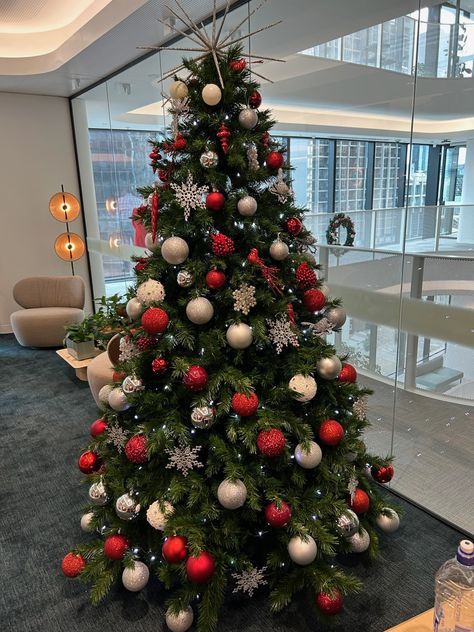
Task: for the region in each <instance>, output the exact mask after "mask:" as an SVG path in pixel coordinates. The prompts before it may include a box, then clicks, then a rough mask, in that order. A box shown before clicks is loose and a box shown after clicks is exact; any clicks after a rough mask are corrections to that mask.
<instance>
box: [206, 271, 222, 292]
mask: <svg viewBox="0 0 474 632" xmlns="http://www.w3.org/2000/svg"><path fill="white" fill-rule="evenodd" d="M225 282H226V276H225V274H224V273H223V272H222V271H221V270H209V272H208V273H207V274H206V285H207V287H208V288H210V289H211V290H219V289H220V288H221V287H223V286H224V285H225Z"/></svg>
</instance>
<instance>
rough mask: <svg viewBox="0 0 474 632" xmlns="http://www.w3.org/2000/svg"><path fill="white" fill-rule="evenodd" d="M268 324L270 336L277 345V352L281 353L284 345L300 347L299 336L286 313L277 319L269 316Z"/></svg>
mask: <svg viewBox="0 0 474 632" xmlns="http://www.w3.org/2000/svg"><path fill="white" fill-rule="evenodd" d="M266 322H267V325H268V337H269V338H270V340H271V341H272V343H273V344H274V345H275V348H276V352H277V353H278V354H280V353H281V352H282V351H283V347H288V346H289V345H292V346H293V347H299V346H300V343H299V342H298V336H297V335H296V333H295V332H294V331H293V329H292V326H291V321H290V320H288V317H287V316H286V314H282V315H281V316H277V318H275V319H273V320H272V319H271V318H267V321H266Z"/></svg>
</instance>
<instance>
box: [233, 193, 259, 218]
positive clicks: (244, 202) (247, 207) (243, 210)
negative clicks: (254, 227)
mask: <svg viewBox="0 0 474 632" xmlns="http://www.w3.org/2000/svg"><path fill="white" fill-rule="evenodd" d="M237 210H238V211H239V213H240V214H241V215H243V216H244V217H251V216H252V215H255V213H256V212H257V200H256V199H255V198H254V197H252V196H251V195H245V196H244V197H243V198H240V200H239V201H238V202H237Z"/></svg>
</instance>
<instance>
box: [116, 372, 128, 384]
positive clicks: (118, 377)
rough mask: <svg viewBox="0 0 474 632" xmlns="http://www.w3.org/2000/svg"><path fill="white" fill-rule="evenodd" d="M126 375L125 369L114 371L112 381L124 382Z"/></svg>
mask: <svg viewBox="0 0 474 632" xmlns="http://www.w3.org/2000/svg"><path fill="white" fill-rule="evenodd" d="M126 377H127V374H126V373H125V371H114V372H113V373H112V382H123V381H124V379H125V378H126Z"/></svg>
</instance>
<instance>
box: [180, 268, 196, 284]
mask: <svg viewBox="0 0 474 632" xmlns="http://www.w3.org/2000/svg"><path fill="white" fill-rule="evenodd" d="M193 281H194V279H193V275H192V274H191V272H189V270H180V271H179V272H178V274H177V275H176V282H177V284H178V285H179V286H180V287H189V286H190V285H192V284H193Z"/></svg>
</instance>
